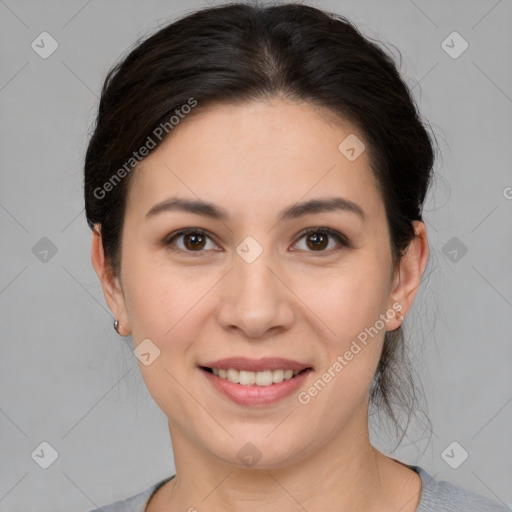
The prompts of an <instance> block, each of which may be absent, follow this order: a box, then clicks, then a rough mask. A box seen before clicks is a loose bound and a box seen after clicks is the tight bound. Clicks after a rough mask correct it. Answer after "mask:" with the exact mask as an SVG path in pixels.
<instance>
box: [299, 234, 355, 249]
mask: <svg viewBox="0 0 512 512" xmlns="http://www.w3.org/2000/svg"><path fill="white" fill-rule="evenodd" d="M302 238H305V239H306V249H305V250H306V251H308V252H331V251H332V250H334V251H336V250H339V249H340V248H341V247H351V245H350V242H349V240H348V238H347V237H346V236H345V235H343V234H342V233H339V232H338V231H335V230H334V229H330V228H310V229H308V230H306V231H305V232H303V233H302V235H301V236H300V238H299V240H301V239H302ZM329 238H334V239H335V240H336V241H337V242H338V244H339V246H341V247H339V246H338V247H337V248H336V247H335V248H334V249H332V248H331V249H330V250H327V251H326V250H325V249H326V248H327V247H328V246H329Z"/></svg>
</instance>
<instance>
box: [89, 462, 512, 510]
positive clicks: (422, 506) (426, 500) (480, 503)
mask: <svg viewBox="0 0 512 512" xmlns="http://www.w3.org/2000/svg"><path fill="white" fill-rule="evenodd" d="M408 467H409V468H411V469H412V470H414V471H416V473H418V474H419V476H420V478H421V484H422V490H421V496H420V502H419V504H418V507H417V508H416V512H510V510H509V509H508V508H507V507H506V506H505V505H503V504H501V503H499V502H497V501H493V500H490V499H488V498H485V497H484V496H480V495H479V494H475V493H474V492H472V491H468V490H466V489H463V488H462V487H459V486H457V485H453V484H451V483H449V482H446V481H445V480H437V479H435V478H433V477H432V476H431V475H429V474H428V473H427V472H426V471H425V470H424V469H423V468H421V467H420V466H410V465H409V466H408ZM174 476H175V475H173V476H172V477H170V478H166V479H165V480H162V481H160V482H158V483H157V484H154V485H152V486H151V487H150V488H149V489H146V490H145V491H143V492H141V493H139V494H136V495H135V496H132V497H130V498H127V499H124V500H120V501H116V502H115V503H111V504H110V505H105V506H104V507H101V508H98V509H95V510H91V511H90V512H144V511H145V509H146V505H147V504H148V503H149V500H150V498H151V497H152V496H153V494H155V493H156V491H157V490H158V489H159V488H160V487H161V486H162V485H163V484H164V483H166V482H168V481H169V480H171V479H172V478H174Z"/></svg>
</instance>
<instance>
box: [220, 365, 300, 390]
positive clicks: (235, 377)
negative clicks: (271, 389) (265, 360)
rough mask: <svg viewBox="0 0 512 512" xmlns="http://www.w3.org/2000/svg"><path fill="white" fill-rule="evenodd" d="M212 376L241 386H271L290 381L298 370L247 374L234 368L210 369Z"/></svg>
mask: <svg viewBox="0 0 512 512" xmlns="http://www.w3.org/2000/svg"><path fill="white" fill-rule="evenodd" d="M212 371H213V374H214V375H217V376H218V377H221V378H222V379H226V380H229V381H230V382H233V383H235V384H241V385H243V386H253V385H256V386H271V385H272V384H279V383H280V382H283V380H290V379H291V378H292V377H295V375H297V374H298V373H299V370H264V371H261V372H249V371H246V370H235V369H234V368H229V369H227V370H226V369H224V368H212Z"/></svg>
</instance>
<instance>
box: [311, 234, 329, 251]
mask: <svg viewBox="0 0 512 512" xmlns="http://www.w3.org/2000/svg"><path fill="white" fill-rule="evenodd" d="M326 239H327V237H326V236H325V235H324V234H317V233H313V234H312V235H310V236H309V238H308V240H309V241H313V246H312V247H313V248H314V249H315V250H316V249H319V248H320V249H325V247H326V244H325V241H326ZM318 242H320V243H318ZM322 242H324V243H322Z"/></svg>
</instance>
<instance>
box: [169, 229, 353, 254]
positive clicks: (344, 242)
mask: <svg viewBox="0 0 512 512" xmlns="http://www.w3.org/2000/svg"><path fill="white" fill-rule="evenodd" d="M313 233H316V234H318V233H320V234H323V235H327V236H329V237H332V238H335V239H336V240H337V241H338V243H339V244H340V246H341V247H337V248H335V249H330V250H321V251H306V252H311V253H315V252H318V254H319V255H320V256H322V255H330V254H332V253H333V252H336V251H339V250H341V249H342V248H351V247H352V244H351V243H350V241H349V239H348V238H347V237H346V236H345V235H343V234H342V233H340V232H339V231H336V230H334V229H331V228H327V227H318V228H308V229H306V230H304V231H303V232H302V233H301V234H300V235H299V237H298V239H297V242H298V241H299V240H301V239H302V238H304V237H306V236H308V235H310V234H313ZM188 234H197V235H201V236H206V237H208V238H210V240H212V237H211V236H210V235H209V234H208V232H207V231H205V230H204V229H201V228H187V229H181V230H179V231H176V232H175V233H172V234H171V235H169V236H168V237H167V238H165V240H164V241H163V244H164V246H165V247H167V248H168V249H170V250H172V251H176V252H182V253H183V252H185V253H187V254H191V255H193V256H201V255H202V253H204V252H205V250H200V251H189V250H184V249H177V248H175V247H172V243H173V242H174V241H175V240H176V239H177V238H179V237H181V236H185V235H188ZM212 241H213V240H212ZM297 242H295V243H297ZM322 253H323V254H322Z"/></svg>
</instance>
